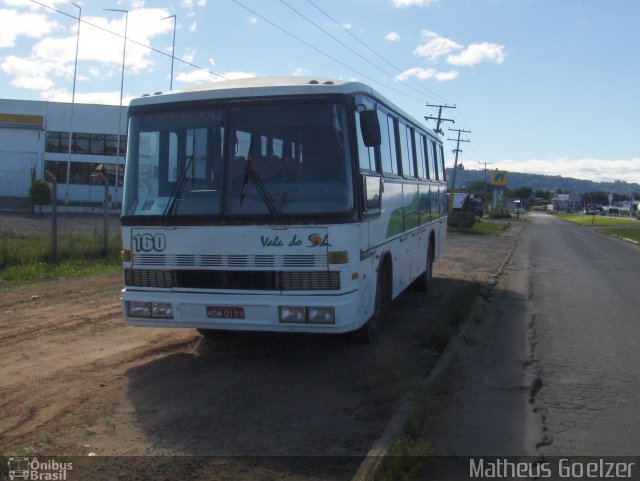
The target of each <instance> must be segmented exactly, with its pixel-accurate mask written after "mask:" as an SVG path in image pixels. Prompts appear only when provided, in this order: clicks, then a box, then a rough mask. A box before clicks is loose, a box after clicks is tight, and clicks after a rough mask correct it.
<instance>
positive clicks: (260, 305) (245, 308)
mask: <svg viewBox="0 0 640 481" xmlns="http://www.w3.org/2000/svg"><path fill="white" fill-rule="evenodd" d="M357 299H358V297H357V292H349V293H346V294H342V295H326V296H325V295H323V296H313V297H311V296H287V295H273V296H265V295H260V296H257V295H255V296H254V295H247V294H242V295H238V294H208V293H207V294H200V293H198V294H195V293H178V292H150V291H135V290H129V289H126V288H125V289H123V290H122V293H121V297H120V301H121V305H122V312H123V316H124V318H125V320H126V322H127V324H129V325H131V326H149V327H187V328H196V329H222V330H233V331H272V332H310V333H311V332H313V333H333V334H340V333H344V332H349V331H353V330H355V329H358V328H359V327H360V326H361V325H362V324H363V323H364V321H365V320H366V319H364V320H361V321H360V322H359V321H358V318H359V315H358V306H359V303H358V301H357Z"/></svg>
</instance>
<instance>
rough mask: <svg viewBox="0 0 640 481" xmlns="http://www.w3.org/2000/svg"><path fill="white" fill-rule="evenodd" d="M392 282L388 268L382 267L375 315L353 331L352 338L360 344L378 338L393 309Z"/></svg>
mask: <svg viewBox="0 0 640 481" xmlns="http://www.w3.org/2000/svg"><path fill="white" fill-rule="evenodd" d="M391 301H392V299H391V283H390V279H389V273H388V271H387V269H384V268H382V267H381V270H380V274H379V275H378V281H377V282H376V304H375V307H374V308H373V315H372V316H371V317H370V318H369V320H368V321H367V322H365V323H364V325H362V327H360V328H359V329H358V330H356V331H354V332H353V333H352V336H351V337H352V339H353V340H354V341H356V342H358V343H360V344H373V343H374V342H375V341H376V340H377V339H378V333H379V330H380V326H381V325H382V323H383V322H384V321H385V320H386V319H387V317H388V316H389V313H390V310H391Z"/></svg>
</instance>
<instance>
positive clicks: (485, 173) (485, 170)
mask: <svg viewBox="0 0 640 481" xmlns="http://www.w3.org/2000/svg"><path fill="white" fill-rule="evenodd" d="M478 163H479V164H484V199H483V200H484V203H485V204H486V203H487V196H488V192H487V165H493V162H478Z"/></svg>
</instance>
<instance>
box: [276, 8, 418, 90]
mask: <svg viewBox="0 0 640 481" xmlns="http://www.w3.org/2000/svg"><path fill="white" fill-rule="evenodd" d="M280 3H282V4H283V5H285V6H286V7H288V8H289V9H291V10H293V11H294V12H295V13H296V14H298V15H299V16H300V17H302V18H304V19H305V20H306V21H307V22H309V23H310V24H311V25H313V26H314V27H316V28H317V29H318V30H320V31H321V32H323V33H325V34H326V35H328V36H329V37H331V38H332V39H333V40H335V41H336V42H338V43H339V44H340V45H342V46H343V47H344V48H346V49H347V50H349V51H350V52H352V53H354V54H355V55H357V56H358V57H360V58H361V59H362V60H364V61H365V62H367V63H368V64H369V65H371V66H372V67H374V68H376V69H378V70H380V71H381V72H382V73H384V74H385V75H388V76H389V77H391V78H393V79H395V76H394V75H393V74H392V73H389V72H388V71H386V70H384V69H383V68H382V67H380V65H378V64H376V63H374V62H372V61H371V60H369V59H368V58H366V57H365V56H364V55H362V54H361V53H359V52H357V51H356V50H354V49H352V48H351V47H350V46H349V45H347V44H346V43H344V42H343V41H342V40H340V39H339V38H337V37H336V36H335V35H332V34H331V33H330V32H328V31H327V30H325V29H324V28H322V27H321V26H320V25H318V24H317V23H315V22H314V21H313V20H311V19H310V18H309V17H307V16H306V15H304V14H303V13H302V12H300V11H299V10H297V9H296V8H294V7H293V6H291V5H290V4H288V3H287V2H285V0H280ZM341 27H342V26H341ZM405 85H406V84H405ZM407 87H409V88H410V89H411V90H413V91H414V92H417V93H418V94H421V95H422V92H420V91H419V90H418V89H416V88H414V87H412V86H410V85H407Z"/></svg>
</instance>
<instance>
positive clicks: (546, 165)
mask: <svg viewBox="0 0 640 481" xmlns="http://www.w3.org/2000/svg"><path fill="white" fill-rule="evenodd" d="M496 165H497V166H499V167H500V169H501V170H507V171H512V172H523V173H531V174H544V175H562V176H563V177H574V178H577V179H587V180H593V181H596V182H600V181H604V182H612V181H614V180H622V181H626V182H637V183H640V158H633V159H590V158H582V159H571V158H569V157H559V158H549V159H528V160H511V159H505V160H500V161H496ZM621 172H624V176H622V175H621V174H620V173H621Z"/></svg>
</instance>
